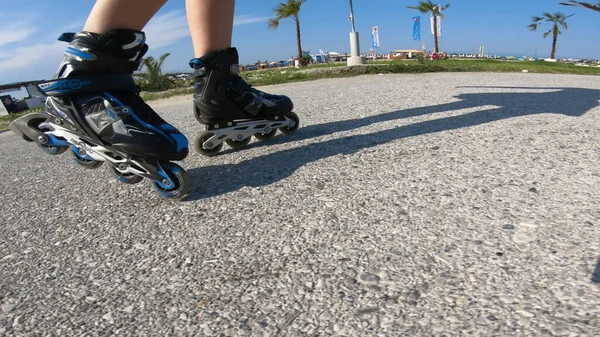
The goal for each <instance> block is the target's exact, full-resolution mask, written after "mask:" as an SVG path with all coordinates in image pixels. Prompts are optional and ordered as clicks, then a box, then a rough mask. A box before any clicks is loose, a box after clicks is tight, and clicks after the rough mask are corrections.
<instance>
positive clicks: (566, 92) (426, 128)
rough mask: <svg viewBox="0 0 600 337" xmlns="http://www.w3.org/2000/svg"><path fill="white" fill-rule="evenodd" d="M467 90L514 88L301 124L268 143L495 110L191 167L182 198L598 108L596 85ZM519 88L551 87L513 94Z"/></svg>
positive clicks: (218, 191)
mask: <svg viewBox="0 0 600 337" xmlns="http://www.w3.org/2000/svg"><path fill="white" fill-rule="evenodd" d="M468 88H486V89H496V88H502V89H509V90H513V92H480V93H465V94H460V95H458V96H456V98H458V99H459V101H456V102H451V103H446V104H440V105H433V106H426V107H419V108H412V109H405V110H398V111H393V112H389V113H384V114H380V115H375V116H370V117H365V118H360V119H352V120H346V121H339V122H332V123H325V124H318V125H311V126H306V127H304V128H300V129H299V130H298V131H297V133H296V134H294V135H291V136H280V137H277V138H276V139H272V140H271V141H269V142H268V143H269V144H277V143H285V142H289V141H299V140H304V139H309V138H313V137H318V136H323V135H328V134H331V133H335V132H342V131H348V130H352V129H357V128H360V127H364V126H368V125H371V124H374V123H380V122H386V121H392V120H399V119H403V118H409V117H416V116H421V115H428V114H434V113H439V112H447V111H456V110H460V109H468V108H477V107H481V106H490V105H492V106H497V108H491V109H486V110H481V111H475V112H468V113H464V114H460V115H456V116H449V117H441V118H437V119H434V120H427V121H421V122H416V123H413V124H408V125H402V126H398V127H396V128H392V129H387V130H383V131H378V132H374V133H370V134H364V135H355V136H348V137H343V138H337V139H332V140H327V141H323V142H320V143H312V144H309V145H305V146H302V147H298V148H293V149H289V150H284V151H280V152H274V153H271V154H268V155H264V156H260V157H256V158H253V159H249V160H246V161H243V162H241V163H238V164H235V165H215V166H206V167H199V168H195V169H190V170H189V173H190V175H191V178H192V181H194V182H195V184H194V186H193V187H192V192H191V193H190V195H189V196H188V198H187V200H198V199H202V198H208V197H212V196H216V195H220V194H223V193H228V192H231V191H235V190H237V189H239V188H241V187H243V186H251V187H256V186H264V185H268V184H271V183H274V182H277V181H280V180H282V179H284V178H286V177H288V176H290V175H291V174H292V173H293V172H294V171H295V170H296V169H298V168H299V167H301V166H303V165H305V164H306V163H309V162H313V161H315V160H319V159H323V158H327V157H331V156H335V155H338V154H351V153H354V152H357V151H359V150H362V149H365V148H369V147H373V146H377V145H380V144H384V143H387V142H390V141H393V140H397V139H402V138H407V137H413V136H419V135H424V134H430V133H437V132H441V131H446V130H454V129H459V128H464V127H471V126H476V125H481V124H485V123H489V122H494V121H499V120H503V119H508V118H513V117H520V116H527V115H534V114H545V113H554V114H563V115H567V116H572V117H579V116H582V115H583V114H584V113H586V112H587V111H589V110H591V109H593V108H595V107H597V106H598V105H599V100H600V90H595V89H580V88H520V87H468ZM519 89H527V90H532V89H540V90H552V91H544V92H518V90H519ZM515 91H516V92H515ZM255 143H258V142H255ZM251 144H252V143H251ZM258 144H260V145H255V146H264V145H266V143H263V144H261V143H258ZM249 146H250V145H249Z"/></svg>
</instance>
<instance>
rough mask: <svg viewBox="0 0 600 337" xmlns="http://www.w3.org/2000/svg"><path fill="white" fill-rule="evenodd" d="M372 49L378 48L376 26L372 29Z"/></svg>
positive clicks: (377, 30) (377, 29)
mask: <svg viewBox="0 0 600 337" xmlns="http://www.w3.org/2000/svg"><path fill="white" fill-rule="evenodd" d="M372 38H373V48H376V47H377V48H378V47H379V28H378V27H377V26H375V27H373V34H372Z"/></svg>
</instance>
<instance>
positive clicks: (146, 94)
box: [140, 86, 194, 101]
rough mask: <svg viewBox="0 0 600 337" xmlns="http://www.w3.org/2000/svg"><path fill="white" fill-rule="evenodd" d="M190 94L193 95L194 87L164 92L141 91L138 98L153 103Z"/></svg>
mask: <svg viewBox="0 0 600 337" xmlns="http://www.w3.org/2000/svg"><path fill="white" fill-rule="evenodd" d="M192 93H194V87H193V86H190V87H186V88H177V89H170V90H165V91H142V92H141V93H140V96H141V97H142V98H143V99H144V100H145V101H154V100H157V99H164V98H169V97H173V96H179V95H191V94H192Z"/></svg>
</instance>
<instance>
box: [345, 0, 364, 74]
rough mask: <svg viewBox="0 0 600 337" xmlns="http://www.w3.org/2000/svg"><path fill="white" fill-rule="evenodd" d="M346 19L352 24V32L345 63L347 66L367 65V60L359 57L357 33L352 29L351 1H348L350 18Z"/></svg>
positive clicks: (352, 13)
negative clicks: (348, 53)
mask: <svg viewBox="0 0 600 337" xmlns="http://www.w3.org/2000/svg"><path fill="white" fill-rule="evenodd" d="M348 19H349V20H350V22H351V23H352V32H350V57H349V58H348V60H347V63H348V65H358V64H365V63H367V60H366V58H363V57H361V56H360V43H359V41H358V32H357V31H356V28H355V27H354V9H353V8H352V0H350V16H349V17H348Z"/></svg>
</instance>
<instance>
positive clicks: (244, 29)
mask: <svg viewBox="0 0 600 337" xmlns="http://www.w3.org/2000/svg"><path fill="white" fill-rule="evenodd" d="M590 1H595V0H590ZM277 2H278V1H277V0H237V2H236V9H235V15H236V22H235V27H234V32H233V45H234V46H236V47H237V48H238V50H239V52H240V58H241V60H240V61H241V63H243V64H245V63H255V62H256V61H258V60H259V59H260V60H265V59H268V60H287V59H289V58H290V57H291V56H292V55H295V53H296V35H295V27H294V24H293V21H291V20H286V21H283V22H282V23H281V25H280V27H279V28H278V29H277V30H275V31H271V30H269V29H268V28H267V26H266V20H267V19H268V18H269V17H271V16H272V8H273V6H274V5H276V4H277ZM448 2H449V3H450V4H451V6H450V8H449V9H448V10H447V11H446V12H445V15H446V18H445V19H444V21H443V23H442V37H441V48H442V50H445V51H448V52H466V53H468V52H473V51H474V50H476V49H478V47H479V45H481V44H483V45H485V48H486V53H490V54H492V55H493V54H503V55H515V56H517V55H519V56H522V55H528V56H534V53H535V51H536V50H537V51H538V57H548V56H549V54H550V46H551V39H550V38H547V39H543V37H542V33H543V31H539V32H535V33H532V32H529V31H528V30H527V28H526V26H527V25H528V24H529V23H530V17H531V16H532V15H540V14H541V13H542V12H544V11H548V12H556V11H563V12H565V13H567V14H572V13H575V14H576V15H575V16H573V17H572V18H570V19H569V23H570V26H571V27H570V28H571V29H570V30H569V31H566V32H565V33H564V34H563V35H562V36H560V37H559V41H558V49H557V57H584V58H600V43H599V42H600V41H599V39H600V37H598V34H597V32H598V31H600V20H599V19H600V14H598V13H595V12H592V11H589V10H584V9H578V8H573V7H565V6H560V5H558V0H556V1H553V0H505V1H488V0H485V1H482V0H453V1H442V2H441V3H442V4H445V3H448ZM57 3H60V4H61V5H63V6H62V8H59V6H58V5H57ZM184 3H185V2H184V1H183V0H171V1H169V2H168V3H167V4H166V5H165V6H164V7H163V8H162V9H161V10H160V11H159V12H158V13H157V15H156V16H155V17H154V18H153V19H152V20H151V21H150V23H149V24H148V26H147V27H146V29H145V31H146V33H147V39H148V44H149V45H150V51H149V53H148V55H161V54H163V53H165V52H170V53H171V56H169V58H167V61H166V62H165V67H164V70H165V71H188V70H189V68H188V66H187V63H188V61H189V59H190V58H192V57H193V54H192V45H191V40H190V37H189V31H188V28H187V21H186V18H185V6H184ZM416 3H417V0H369V1H365V0H354V14H355V22H356V29H357V31H358V32H359V34H360V40H361V46H360V47H361V51H362V52H368V50H369V48H370V45H371V28H372V27H373V26H375V25H377V26H378V27H379V32H380V33H379V34H380V44H381V47H380V51H381V52H388V51H390V50H393V49H412V48H416V47H417V42H415V41H413V40H412V17H413V16H415V15H419V14H418V13H417V12H416V11H414V10H411V9H408V8H406V6H408V5H414V4H416ZM93 4H94V1H93V0H69V1H66V0H60V1H56V0H20V1H2V12H0V22H2V23H3V24H2V26H0V83H9V82H16V81H26V80H36V79H49V78H51V77H52V75H53V74H54V71H55V70H56V67H57V65H58V63H59V61H60V59H61V56H62V51H63V50H64V48H65V47H66V44H65V43H63V42H59V41H57V40H56V38H57V37H58V35H59V34H60V33H62V32H63V31H78V30H81V29H82V27H83V24H84V22H85V20H86V18H87V15H88V13H89V11H90V9H91V8H92V6H93ZM348 15H349V4H348V1H346V0H308V1H307V2H306V3H305V4H304V5H303V9H302V12H301V18H300V19H301V32H302V46H303V49H305V50H307V49H310V50H311V52H315V51H318V50H319V49H323V50H328V51H336V52H349V51H350V46H349V36H348V34H349V32H350V22H349V21H348ZM422 20H423V22H422V27H421V28H422V31H421V44H423V43H424V44H425V45H426V47H427V49H429V50H431V49H432V47H433V36H432V35H431V34H430V31H429V26H428V22H429V21H428V20H429V19H428V17H425V16H422Z"/></svg>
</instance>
